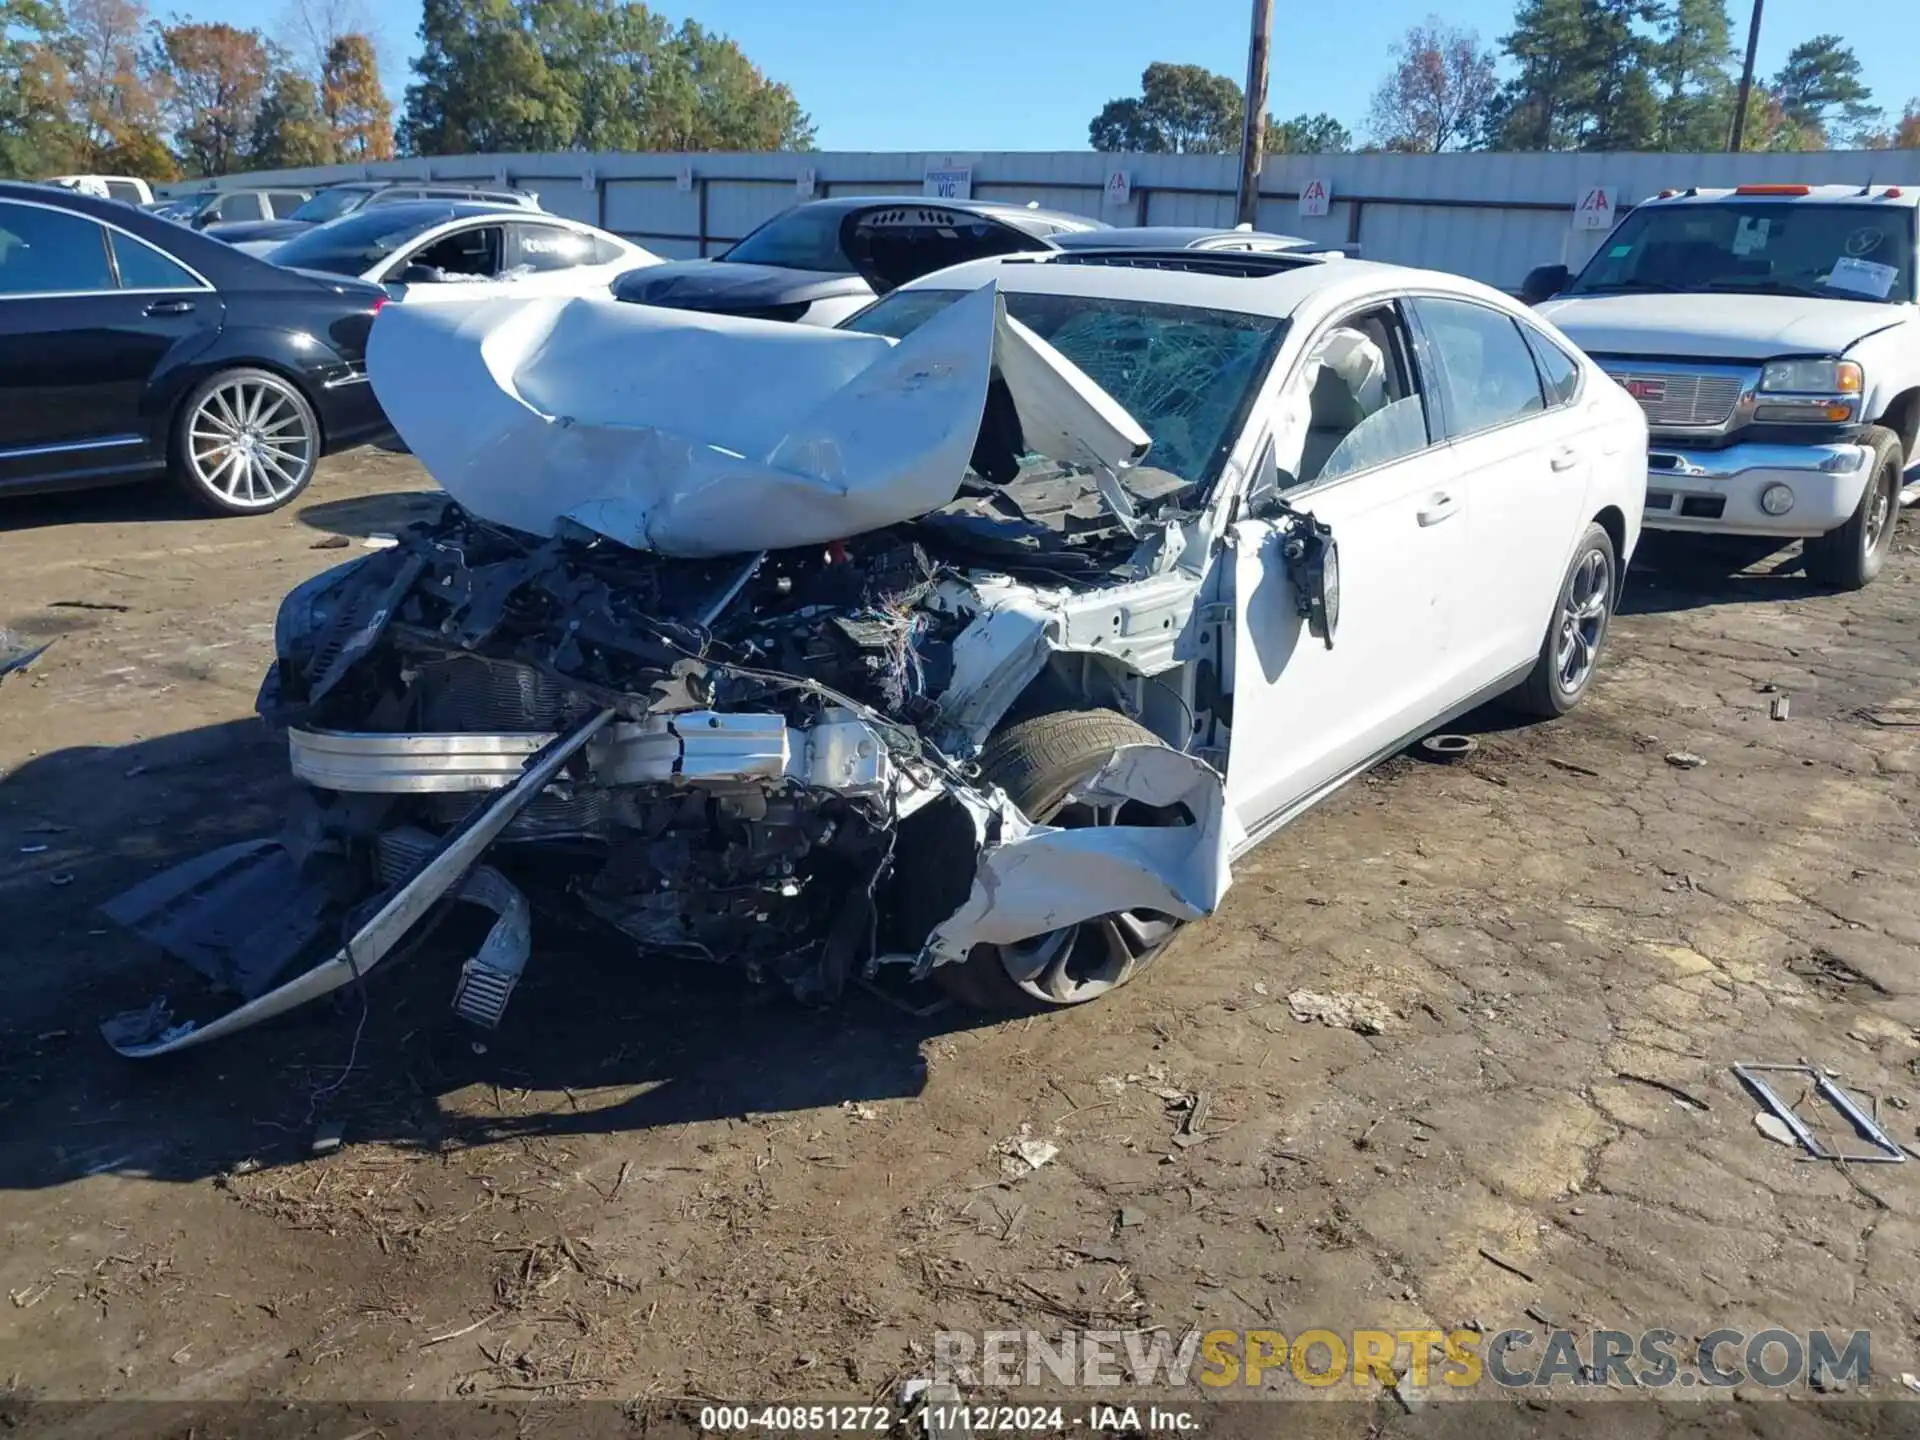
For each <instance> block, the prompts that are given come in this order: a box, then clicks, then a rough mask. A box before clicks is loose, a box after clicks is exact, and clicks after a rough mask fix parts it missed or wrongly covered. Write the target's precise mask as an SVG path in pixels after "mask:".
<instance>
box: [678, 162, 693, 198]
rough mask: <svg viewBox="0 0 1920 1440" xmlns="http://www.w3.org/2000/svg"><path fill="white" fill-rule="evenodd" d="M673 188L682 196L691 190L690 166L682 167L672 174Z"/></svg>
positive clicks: (691, 171) (691, 172) (691, 176)
mask: <svg viewBox="0 0 1920 1440" xmlns="http://www.w3.org/2000/svg"><path fill="white" fill-rule="evenodd" d="M673 188H674V189H676V190H678V191H679V192H680V193H681V194H682V195H684V194H686V193H687V192H688V191H689V190H691V189H693V167H692V166H691V165H682V166H681V167H680V168H679V169H678V170H676V171H674V172H673Z"/></svg>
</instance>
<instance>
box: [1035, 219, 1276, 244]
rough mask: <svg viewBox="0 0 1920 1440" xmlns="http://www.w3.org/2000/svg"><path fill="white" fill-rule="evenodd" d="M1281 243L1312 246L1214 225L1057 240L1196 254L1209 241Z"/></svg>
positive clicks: (1085, 233)
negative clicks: (1192, 252) (1187, 251)
mask: <svg viewBox="0 0 1920 1440" xmlns="http://www.w3.org/2000/svg"><path fill="white" fill-rule="evenodd" d="M1214 240H1222V241H1229V242H1233V241H1259V242H1267V243H1271V242H1278V243H1280V244H1282V245H1303V246H1304V245H1311V244H1312V243H1313V242H1312V241H1310V240H1303V239H1301V238H1300V237H1299V236H1298V235H1276V234H1274V233H1273V232H1272V231H1270V230H1221V229H1218V228H1216V227H1215V226H1212V225H1120V226H1115V227H1114V228H1112V229H1107V230H1082V231H1078V232H1076V233H1074V234H1071V235H1059V236H1055V237H1054V242H1053V243H1054V244H1056V245H1059V246H1061V247H1062V248H1064V249H1067V250H1107V249H1113V248H1116V247H1122V246H1124V247H1126V248H1129V249H1132V248H1136V247H1137V248H1140V249H1147V250H1192V249H1198V248H1199V247H1201V246H1202V245H1205V244H1207V243H1208V242H1209V241H1214Z"/></svg>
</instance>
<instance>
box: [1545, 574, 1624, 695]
mask: <svg viewBox="0 0 1920 1440" xmlns="http://www.w3.org/2000/svg"><path fill="white" fill-rule="evenodd" d="M1609 569H1610V567H1609V566H1608V564H1607V557H1606V556H1605V555H1603V554H1601V552H1600V551H1598V550H1589V551H1588V552H1587V553H1586V554H1585V555H1584V556H1582V557H1581V560H1580V563H1579V564H1578V565H1576V566H1575V567H1574V571H1573V574H1572V575H1571V576H1569V577H1568V579H1567V591H1566V596H1565V599H1564V600H1563V601H1562V602H1561V607H1560V643H1559V644H1558V646H1557V647H1556V648H1555V651H1554V668H1555V671H1556V673H1557V674H1558V676H1559V679H1560V688H1561V690H1562V691H1564V692H1565V693H1567V694H1569V695H1572V694H1576V693H1578V692H1579V691H1580V690H1581V689H1583V688H1584V687H1585V686H1586V683H1587V681H1588V679H1589V678H1591V676H1592V675H1593V666H1594V662H1595V660H1596V659H1597V658H1598V657H1599V653H1600V637H1601V636H1602V634H1604V633H1605V631H1606V628H1607V598H1608V594H1609V592H1610V590H1611V589H1612V576H1611V575H1610V574H1609Z"/></svg>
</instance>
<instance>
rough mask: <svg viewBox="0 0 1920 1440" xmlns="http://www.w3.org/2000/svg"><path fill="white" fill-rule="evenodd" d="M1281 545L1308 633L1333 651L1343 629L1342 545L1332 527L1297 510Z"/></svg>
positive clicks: (1288, 576)
mask: <svg viewBox="0 0 1920 1440" xmlns="http://www.w3.org/2000/svg"><path fill="white" fill-rule="evenodd" d="M1280 546H1281V549H1280V553H1281V554H1282V555H1284V556H1285V557H1286V561H1287V578H1288V579H1289V580H1291V581H1292V582H1293V599H1294V603H1295V605H1297V606H1298V607H1299V610H1300V614H1301V616H1302V618H1304V619H1305V620H1306V622H1307V633H1308V634H1309V635H1312V636H1313V637H1314V639H1316V640H1318V641H1320V642H1321V643H1322V644H1324V645H1325V646H1326V647H1327V649H1329V650H1331V649H1332V648H1333V636H1334V632H1335V631H1336V630H1338V629H1339V628H1340V547H1339V545H1338V544H1337V543H1336V542H1335V541H1334V538H1333V529H1332V527H1331V526H1328V525H1325V524H1322V523H1321V522H1320V521H1318V520H1316V519H1314V518H1313V516H1311V515H1308V514H1305V513H1304V512H1300V511H1296V512H1294V524H1293V528H1292V530H1291V531H1290V532H1289V533H1288V535H1287V537H1286V538H1285V539H1284V540H1282V541H1281V542H1280Z"/></svg>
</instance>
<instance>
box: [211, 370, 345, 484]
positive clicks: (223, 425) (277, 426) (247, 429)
mask: <svg viewBox="0 0 1920 1440" xmlns="http://www.w3.org/2000/svg"><path fill="white" fill-rule="evenodd" d="M187 451H188V456H189V459H190V461H191V463H192V465H193V470H194V475H195V477H196V478H197V479H198V480H199V481H200V483H201V484H202V485H204V486H206V487H207V489H208V490H210V491H212V492H213V493H214V494H216V495H218V496H220V497H221V498H222V499H224V500H226V501H227V502H228V503H229V504H232V505H238V506H241V507H244V508H248V509H266V508H269V507H271V506H274V505H278V504H280V503H281V502H282V501H284V500H286V499H287V498H288V497H289V496H290V495H292V494H293V493H294V492H295V491H297V490H298V489H299V488H300V487H301V486H302V485H304V484H305V483H306V480H307V476H308V474H309V473H310V472H311V471H312V469H313V463H314V437H313V435H312V433H311V431H310V428H309V426H308V424H307V421H306V418H305V417H304V416H303V415H302V413H301V410H300V406H299V405H298V403H297V402H296V400H295V398H294V396H293V394H292V392H291V391H289V390H288V389H286V387H284V386H281V385H276V384H273V383H272V382H270V381H266V380H231V381H228V382H227V383H226V384H224V385H221V386H218V387H217V388H215V389H214V390H212V391H210V392H209V393H208V395H207V396H206V398H205V399H203V400H202V401H201V402H200V404H199V406H198V407H197V408H196V409H195V410H194V412H193V418H192V420H191V421H190V422H189V424H188V427H187Z"/></svg>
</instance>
